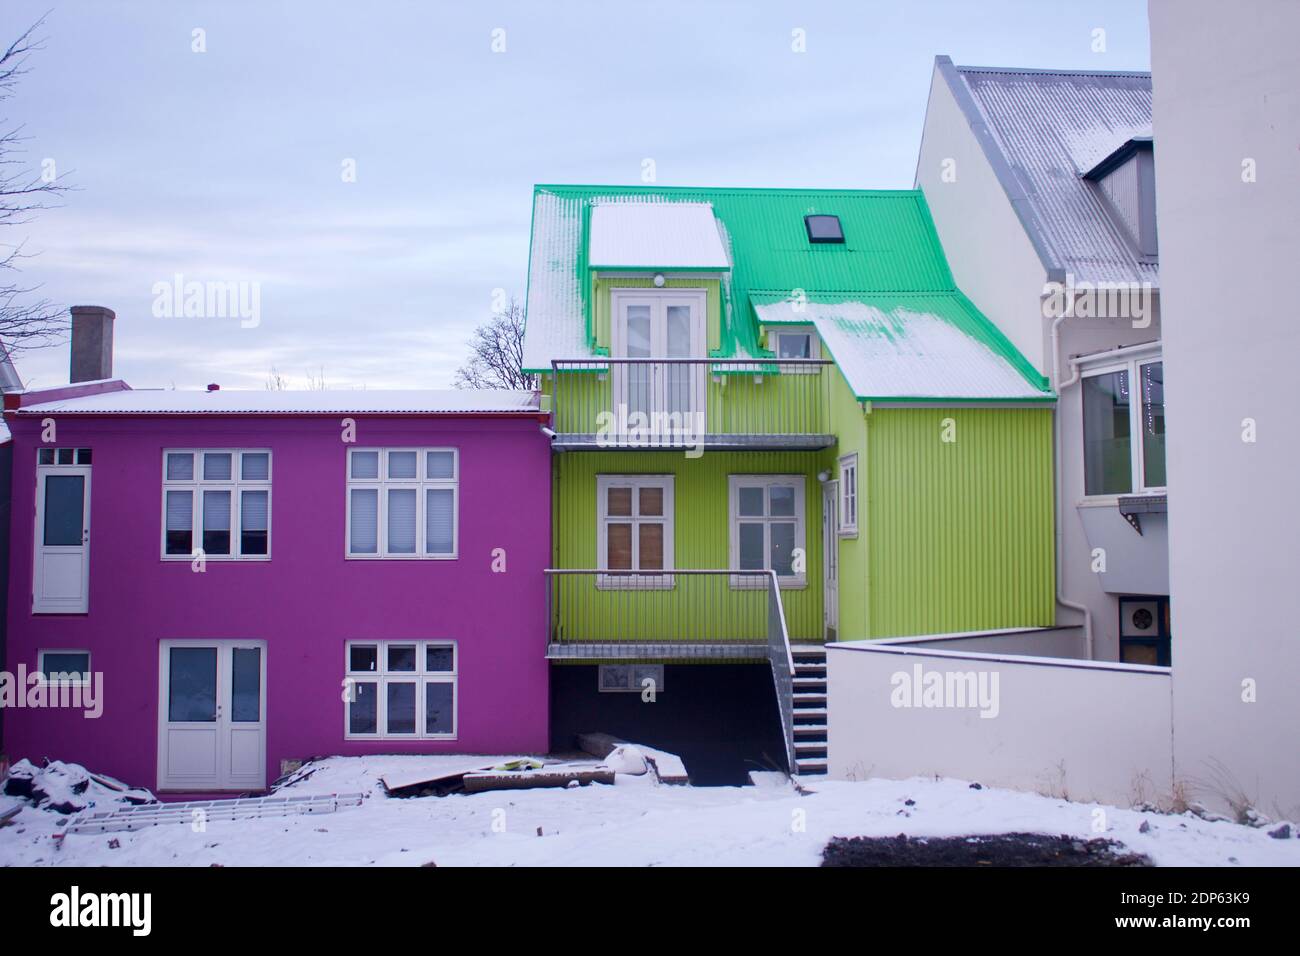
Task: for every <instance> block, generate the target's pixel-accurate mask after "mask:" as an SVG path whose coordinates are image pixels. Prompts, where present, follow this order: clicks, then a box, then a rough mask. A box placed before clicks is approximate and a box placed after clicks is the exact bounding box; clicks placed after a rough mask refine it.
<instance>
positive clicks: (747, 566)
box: [738, 521, 763, 571]
mask: <svg viewBox="0 0 1300 956" xmlns="http://www.w3.org/2000/svg"><path fill="white" fill-rule="evenodd" d="M738 537H739V539H740V567H741V569H742V570H745V571H760V570H762V568H763V526H762V525H761V524H758V523H756V522H752V521H751V522H742V523H741V525H740V528H739V535H738Z"/></svg>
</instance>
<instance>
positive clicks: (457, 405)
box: [17, 389, 539, 415]
mask: <svg viewBox="0 0 1300 956" xmlns="http://www.w3.org/2000/svg"><path fill="white" fill-rule="evenodd" d="M538 410H539V405H538V397H537V393H535V392H526V391H507V390H504V389H464V390H450V389H447V390H432V389H423V390H411V391H370V390H366V389H357V390H355V391H321V392H310V391H303V392H290V391H270V390H254V389H243V390H240V389H219V390H217V391H212V392H209V391H197V390H179V389H127V390H123V391H115V392H102V393H100V394H97V395H83V396H80V397H77V398H65V399H61V400H58V401H51V402H42V403H37V404H33V405H24V406H23V407H22V408H19V409H18V410H17V413H18V414H20V415H29V414H30V415H43V414H47V413H51V412H59V413H61V414H84V415H115V414H135V415H140V414H155V415H194V414H215V415H259V414H260V415H277V414H284V415H295V414H296V415H332V414H373V415H382V414H394V415H402V414H407V415H410V414H471V413H493V412H495V413H510V412H519V413H536V412H537V411H538Z"/></svg>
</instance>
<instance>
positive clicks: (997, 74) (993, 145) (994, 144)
mask: <svg viewBox="0 0 1300 956" xmlns="http://www.w3.org/2000/svg"><path fill="white" fill-rule="evenodd" d="M939 66H940V70H941V71H942V72H943V73H944V75H945V76H946V77H947V79H948V82H949V84H950V86H951V88H952V90H953V93H954V95H955V97H956V99H957V103H958V105H959V106H961V108H962V110H963V111H964V112H965V113H966V114H967V119H968V121H969V122H970V123H971V127H972V129H974V130H975V133H976V135H977V136H978V137H980V138H981V142H982V143H983V144H984V145H985V149H986V155H987V156H988V159H989V162H990V164H991V165H992V166H993V168H994V171H995V172H996V173H997V174H998V176H999V179H1000V180H1001V181H1002V184H1003V188H1004V189H1006V191H1007V193H1008V198H1010V200H1011V202H1012V204H1013V206H1014V207H1015V209H1016V212H1017V214H1018V215H1019V216H1020V218H1021V221H1022V222H1023V223H1024V226H1025V229H1026V231H1027V232H1028V234H1029V237H1030V239H1031V240H1032V241H1033V242H1034V244H1035V246H1036V248H1038V250H1039V254H1040V256H1041V257H1042V258H1043V259H1044V265H1046V266H1047V267H1048V268H1049V269H1057V270H1060V271H1063V272H1069V273H1070V274H1072V275H1073V276H1074V277H1075V278H1076V279H1078V280H1084V279H1086V280H1088V281H1091V282H1150V283H1151V284H1152V285H1153V286H1155V285H1157V284H1158V281H1159V267H1158V265H1157V264H1156V263H1154V262H1147V261H1144V260H1141V259H1140V258H1139V257H1138V256H1137V254H1136V253H1135V251H1134V249H1133V248H1132V246H1131V244H1130V243H1129V241H1128V240H1127V239H1126V238H1125V237H1124V235H1123V231H1122V227H1121V226H1120V224H1119V223H1118V222H1117V221H1116V220H1115V218H1114V217H1113V216H1112V215H1111V213H1110V211H1109V210H1108V209H1107V205H1106V200H1105V198H1104V197H1103V196H1102V195H1101V193H1100V192H1099V191H1098V190H1097V189H1096V187H1095V186H1094V184H1092V183H1090V182H1088V181H1087V180H1086V179H1084V178H1083V176H1084V174H1085V173H1087V172H1088V171H1089V170H1090V169H1092V168H1093V167H1094V166H1096V164H1097V163H1098V162H1100V161H1101V160H1102V159H1104V158H1105V157H1106V156H1108V155H1110V154H1111V153H1112V152H1113V151H1114V150H1115V149H1116V148H1117V147H1118V146H1119V145H1120V144H1121V143H1124V142H1127V141H1128V140H1130V139H1142V138H1146V137H1149V136H1150V135H1151V74H1150V73H1119V72H1094V71H1087V70H1078V71H1069V70H1025V69H1001V68H995V67H974V66H953V65H952V61H951V60H949V59H948V58H946V57H941V58H940V61H939Z"/></svg>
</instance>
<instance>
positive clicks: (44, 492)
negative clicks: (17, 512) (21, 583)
mask: <svg viewBox="0 0 1300 956" xmlns="http://www.w3.org/2000/svg"><path fill="white" fill-rule="evenodd" d="M89 598H90V466H89V465H39V466H37V468H36V561H35V565H34V567H33V569H32V610H33V611H34V612H35V613H38V614H81V613H85V611H86V610H87V609H88V608H89Z"/></svg>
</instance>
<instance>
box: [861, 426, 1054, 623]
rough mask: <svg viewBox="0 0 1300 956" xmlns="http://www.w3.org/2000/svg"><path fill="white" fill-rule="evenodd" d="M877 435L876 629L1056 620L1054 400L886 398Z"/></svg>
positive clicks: (871, 490) (872, 471) (873, 461)
mask: <svg viewBox="0 0 1300 956" xmlns="http://www.w3.org/2000/svg"><path fill="white" fill-rule="evenodd" d="M948 419H951V421H952V425H953V428H954V429H955V431H953V432H952V434H953V435H954V436H955V439H956V440H955V441H951V442H947V441H944V440H943V438H944V435H945V424H946V421H945V420H948ZM867 435H868V453H867V456H866V463H865V471H864V474H865V476H866V496H867V501H866V502H865V512H864V513H865V515H866V518H867V526H866V529H865V533H866V534H867V535H868V541H869V548H870V553H869V559H868V571H867V573H868V593H869V595H870V603H869V615H870V631H871V633H870V634H869V635H866V636H870V637H892V636H895V635H908V634H927V633H942V632H947V631H966V630H984V629H988V628H1000V627H1014V626H1046V625H1050V624H1052V623H1053V622H1054V613H1055V606H1054V602H1055V567H1054V565H1055V545H1054V538H1053V535H1054V522H1053V500H1052V413H1051V411H1050V410H1048V409H1016V408H983V409H961V408H938V409H920V408H908V409H881V408H880V407H879V406H877V408H876V410H875V411H874V412H873V413H872V414H871V415H870V416H869V418H868V420H867ZM850 586H851V585H850V583H849V582H848V581H846V580H843V579H841V583H840V588H841V590H844V589H845V588H846V587H850ZM842 636H843V637H844V638H846V639H847V638H851V637H853V636H854V635H851V634H847V633H845V634H843V635H842Z"/></svg>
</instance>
